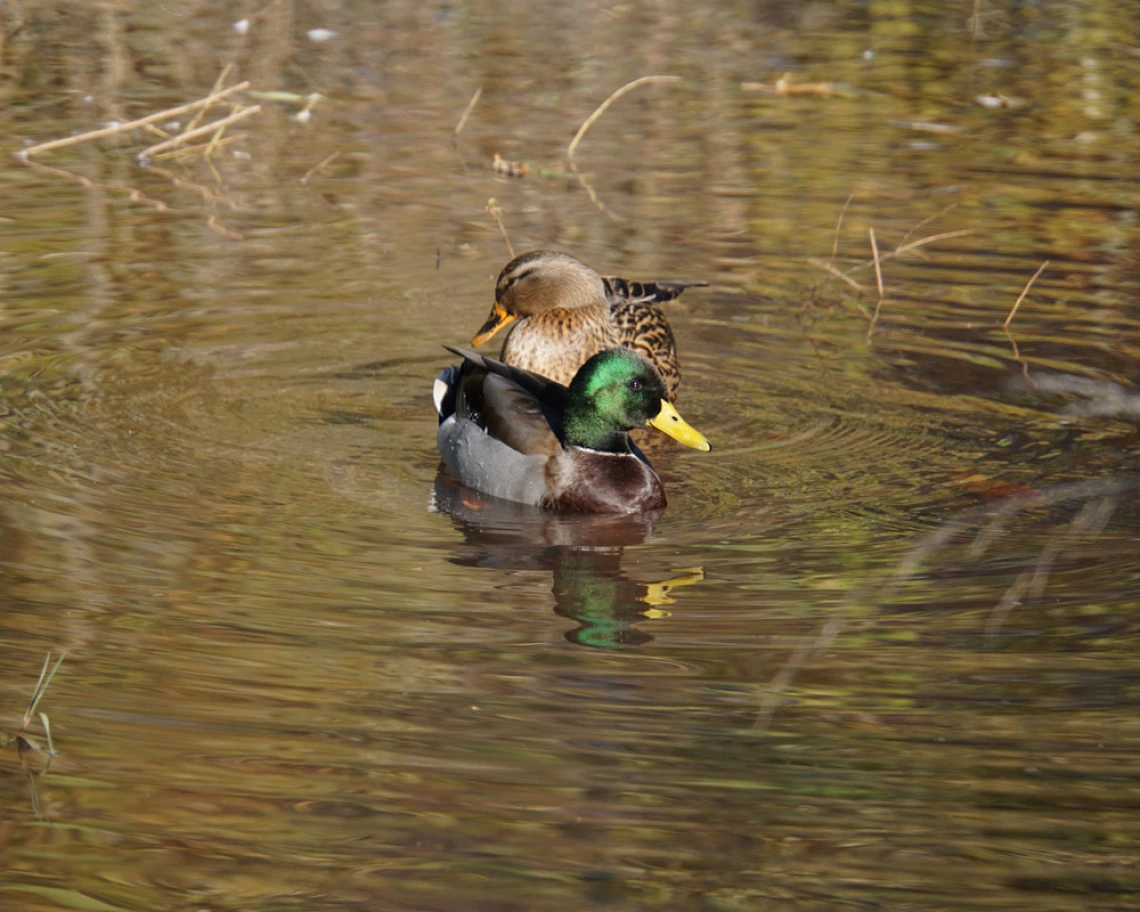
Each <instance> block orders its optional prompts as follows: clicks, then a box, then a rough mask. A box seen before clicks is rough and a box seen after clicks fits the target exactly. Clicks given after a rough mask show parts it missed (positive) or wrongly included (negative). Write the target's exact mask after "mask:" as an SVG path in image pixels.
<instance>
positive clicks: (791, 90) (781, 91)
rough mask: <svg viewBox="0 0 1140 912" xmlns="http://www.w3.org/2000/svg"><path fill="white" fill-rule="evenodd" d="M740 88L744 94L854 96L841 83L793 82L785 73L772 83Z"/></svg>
mask: <svg viewBox="0 0 1140 912" xmlns="http://www.w3.org/2000/svg"><path fill="white" fill-rule="evenodd" d="M740 88H741V89H742V90H743V91H745V92H762V93H763V94H765V95H779V96H781V97H786V96H789V95H819V96H826V95H843V96H852V95H854V94H855V91H854V89H852V88H851V86H849V85H847V84H845V83H842V82H793V81H792V74H791V73H785V74H784V75H783V76H781V77H780V78H779V79H777V80H776V81H775V82H774V83H772V84H771V85H769V84H768V83H766V82H742V83H741V84H740Z"/></svg>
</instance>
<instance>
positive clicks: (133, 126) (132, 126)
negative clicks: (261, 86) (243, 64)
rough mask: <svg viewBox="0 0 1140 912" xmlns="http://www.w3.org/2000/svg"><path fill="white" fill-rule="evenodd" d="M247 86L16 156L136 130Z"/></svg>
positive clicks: (18, 155)
mask: <svg viewBox="0 0 1140 912" xmlns="http://www.w3.org/2000/svg"><path fill="white" fill-rule="evenodd" d="M248 88H249V83H248V82H239V83H238V84H237V85H235V86H230V87H229V88H228V89H222V91H220V92H215V93H214V94H212V95H208V96H206V97H205V98H200V99H198V100H197V101H192V102H190V103H189V104H184V105H179V106H178V107H177V108H168V109H166V110H165V111H159V112H158V113H157V114H151V115H149V116H148V117H141V118H139V119H138V120H132V121H131V122H130V123H125V124H116V125H115V126H113V127H104V128H103V129H101V130H91V131H89V132H87V133H80V134H79V135H78V136H67V137H64V138H63V139H53V140H51V141H50V142H45V143H40V144H39V145H36V146H31V147H30V148H27V149H22V150H20V151H19V152H17V153H16V157H17V158H19V159H21V160H22V161H27V160H28V156H30V155H35V154H38V153H40V152H47V151H49V150H50V149H62V148H63V147H64V146H74V145H76V144H77V143H81V142H88V141H90V140H93V139H103V138H104V137H106V136H114V135H116V134H118V133H126V132H128V131H130V130H137V129H139V128H140V127H145V126H147V124H152V123H157V122H158V121H160V120H163V119H165V118H167V117H177V116H178V115H179V114H185V113H186V112H187V111H193V110H194V109H196V108H200V107H202V106H203V105H211V104H213V103H214V102H217V101H220V100H221V99H223V98H228V97H229V96H230V95H233V94H234V93H235V92H241V91H243V90H245V89H248ZM183 135H186V134H183Z"/></svg>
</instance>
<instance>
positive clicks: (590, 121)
mask: <svg viewBox="0 0 1140 912" xmlns="http://www.w3.org/2000/svg"><path fill="white" fill-rule="evenodd" d="M680 78H681V77H680V76H642V77H641V78H640V79H635V80H633V82H627V83H626V84H625V85H623V86H622V87H621V88H620V89H618V90H617V91H616V92H614V93H613V94H612V95H610V97H609V98H607V99H606V100H605V101H603V102H602V103H601V104H600V105H598V107H597V108H596V109H595V110H594V113H593V114H591V115H590V116H589V117H587V118H586V121H585V123H583V124H582V126H581V127H579V128H578V132H577V133H575V134H574V138H573V139H572V140H570V145H569V147H568V148H567V149H566V160H567V161H568V162H572V161H573V160H574V150H575V149H577V148H578V143H580V142H581V141H582V137H583V136H585V135H586V131H587V130H589V129H590V127H592V126H593V125H594V121H596V120H597V119H598V118H599V117H601V116H602V115H603V114H604V113H605V112H606V109H607V108H608V107H609V106H610V105H612V104H613V103H614V102H615V101H617V100H618V99H619V98H621V97H622V95H624V94H625V93H626V92H631V91H633V90H634V89H636V88H637V87H638V86H640V85H645V84H646V83H647V82H676V81H677V80H679V79H680Z"/></svg>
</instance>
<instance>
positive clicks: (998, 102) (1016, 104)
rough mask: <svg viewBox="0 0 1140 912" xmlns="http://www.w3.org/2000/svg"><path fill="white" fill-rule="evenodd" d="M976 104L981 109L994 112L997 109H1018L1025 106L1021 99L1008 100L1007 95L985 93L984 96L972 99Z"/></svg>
mask: <svg viewBox="0 0 1140 912" xmlns="http://www.w3.org/2000/svg"><path fill="white" fill-rule="evenodd" d="M974 101H976V102H977V103H978V104H980V105H981V106H982V107H983V108H989V109H990V110H996V109H998V108H1020V107H1022V106H1023V105H1024V104H1025V99H1023V98H1010V97H1009V96H1008V95H1002V93H1001V92H987V93H986V94H985V95H978V96H976V97H975V98H974Z"/></svg>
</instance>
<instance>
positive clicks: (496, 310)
mask: <svg viewBox="0 0 1140 912" xmlns="http://www.w3.org/2000/svg"><path fill="white" fill-rule="evenodd" d="M515 319H516V315H515V314H509V313H507V312H506V310H505V309H504V308H503V305H502V304H500V303H499V302H498V301H496V302H495V306H494V307H492V308H491V315H490V316H489V317H487V322H486V323H484V324H483V325H482V326H480V327H479V332H477V333H475V338H473V339H472V340H471V344H472V345H482V344H483V343H484V342H486V341H487V340H488V339H490V338H491V337H492V336H493V335H495V333H497V332H498V331H499V330H500V329H502V328H503V327H504V326H506V325H507V324H508V323H513V322H514V321H515Z"/></svg>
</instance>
